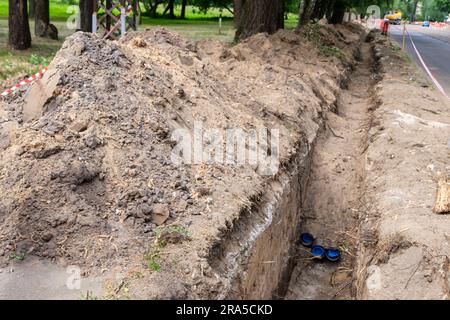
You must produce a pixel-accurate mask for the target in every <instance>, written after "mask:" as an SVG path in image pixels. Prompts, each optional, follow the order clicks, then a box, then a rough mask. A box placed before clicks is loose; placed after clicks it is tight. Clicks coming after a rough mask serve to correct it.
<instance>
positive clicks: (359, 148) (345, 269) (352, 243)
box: [285, 43, 374, 300]
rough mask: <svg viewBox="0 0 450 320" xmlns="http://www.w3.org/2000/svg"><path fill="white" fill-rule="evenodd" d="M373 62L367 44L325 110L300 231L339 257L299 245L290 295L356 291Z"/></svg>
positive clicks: (324, 295) (328, 295) (336, 296)
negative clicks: (317, 254)
mask: <svg viewBox="0 0 450 320" xmlns="http://www.w3.org/2000/svg"><path fill="white" fill-rule="evenodd" d="M373 65H374V63H373V56H372V47H371V45H370V44H369V43H363V44H362V47H361V58H360V61H359V62H358V63H357V65H356V67H355V69H354V72H353V73H352V75H351V78H350V81H349V84H348V88H347V89H345V90H342V92H341V95H340V97H339V100H338V106H337V111H336V113H331V112H330V113H329V114H328V115H327V122H326V125H325V126H326V130H325V131H324V132H323V133H322V134H321V135H320V136H319V137H318V140H317V143H316V145H315V148H314V151H313V155H312V161H311V163H312V165H311V171H310V178H309V182H308V185H307V192H306V198H305V199H304V204H303V210H302V215H301V218H300V219H301V230H300V232H302V233H303V232H304V233H310V234H312V235H313V236H314V238H315V244H318V245H322V246H324V247H326V248H327V247H333V248H339V249H340V251H341V253H342V257H341V260H340V261H339V262H330V261H326V260H325V261H318V260H316V259H313V257H312V255H311V253H310V250H309V249H308V248H306V247H303V246H302V245H299V246H298V249H297V253H296V257H295V259H294V261H295V264H296V265H295V267H294V269H293V272H292V274H291V278H290V282H289V286H288V289H287V292H286V296H285V298H286V299H308V300H309V299H312V300H315V299H327V300H328V299H352V298H354V297H355V295H356V292H355V289H354V284H355V277H356V275H355V272H354V268H353V266H354V265H355V261H356V259H357V257H356V252H357V250H356V245H357V237H358V230H357V229H358V221H359V216H360V210H361V209H362V208H363V205H362V203H361V201H360V198H361V196H362V194H363V192H364V164H365V150H366V146H367V143H368V137H367V132H368V129H369V126H370V110H371V106H372V105H373V102H372V99H371V96H372V87H373V85H374V80H373V79H374V77H373Z"/></svg>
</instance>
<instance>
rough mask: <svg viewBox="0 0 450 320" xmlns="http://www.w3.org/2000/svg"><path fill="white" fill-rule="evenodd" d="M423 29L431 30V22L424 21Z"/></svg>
mask: <svg viewBox="0 0 450 320" xmlns="http://www.w3.org/2000/svg"><path fill="white" fill-rule="evenodd" d="M422 27H426V28H429V27H430V21H424V22H423V24H422Z"/></svg>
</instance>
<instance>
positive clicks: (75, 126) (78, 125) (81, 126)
mask: <svg viewBox="0 0 450 320" xmlns="http://www.w3.org/2000/svg"><path fill="white" fill-rule="evenodd" d="M87 128H88V125H87V123H85V122H81V121H77V122H74V123H72V125H71V126H70V127H69V129H70V130H72V131H75V132H83V131H86V130H87Z"/></svg>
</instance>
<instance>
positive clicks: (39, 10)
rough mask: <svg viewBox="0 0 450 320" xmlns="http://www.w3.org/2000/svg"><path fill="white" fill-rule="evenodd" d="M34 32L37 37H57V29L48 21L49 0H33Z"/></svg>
mask: <svg viewBox="0 0 450 320" xmlns="http://www.w3.org/2000/svg"><path fill="white" fill-rule="evenodd" d="M34 18H35V19H34V20H35V24H34V34H35V35H37V36H38V37H49V38H51V39H58V29H56V27H55V26H54V25H53V24H51V23H50V3H49V0H35V12H34Z"/></svg>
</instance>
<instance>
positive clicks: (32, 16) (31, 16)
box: [28, 0, 35, 18]
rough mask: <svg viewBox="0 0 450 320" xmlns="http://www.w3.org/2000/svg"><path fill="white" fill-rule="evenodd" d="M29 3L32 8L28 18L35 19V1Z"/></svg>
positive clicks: (31, 0)
mask: <svg viewBox="0 0 450 320" xmlns="http://www.w3.org/2000/svg"><path fill="white" fill-rule="evenodd" d="M29 3H30V8H29V10H28V17H29V18H34V7H35V0H30V1H29Z"/></svg>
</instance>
